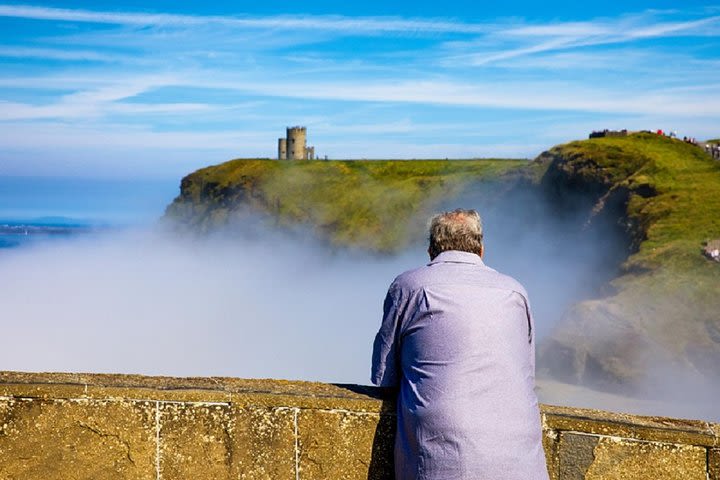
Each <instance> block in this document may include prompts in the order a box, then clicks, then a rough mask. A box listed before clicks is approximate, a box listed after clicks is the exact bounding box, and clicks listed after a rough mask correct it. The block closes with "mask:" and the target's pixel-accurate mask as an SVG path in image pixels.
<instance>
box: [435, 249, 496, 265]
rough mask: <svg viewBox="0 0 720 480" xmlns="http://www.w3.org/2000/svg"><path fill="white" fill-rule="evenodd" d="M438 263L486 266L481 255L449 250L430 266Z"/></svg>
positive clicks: (436, 258)
mask: <svg viewBox="0 0 720 480" xmlns="http://www.w3.org/2000/svg"><path fill="white" fill-rule="evenodd" d="M436 263H470V264H473V265H480V266H483V267H484V266H485V264H484V263H483V261H482V259H481V258H480V256H479V255H476V254H474V253H470V252H461V251H459V250H448V251H445V252H442V253H441V254H440V255H438V256H437V257H435V258H434V259H433V260H432V261H431V262H430V263H428V265H435V264H436Z"/></svg>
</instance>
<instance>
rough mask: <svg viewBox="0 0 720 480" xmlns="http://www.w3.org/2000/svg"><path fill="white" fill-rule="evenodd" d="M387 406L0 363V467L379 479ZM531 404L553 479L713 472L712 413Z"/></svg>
mask: <svg viewBox="0 0 720 480" xmlns="http://www.w3.org/2000/svg"><path fill="white" fill-rule="evenodd" d="M393 412H394V405H393V401H392V399H391V398H387V394H386V392H383V391H382V390H379V389H375V388H370V387H363V386H357V385H328V384H320V383H311V382H289V381H282V380H240V379H230V378H189V379H187V378H167V377H141V376H134V375H80V374H34V373H15V372H0V480H10V479H23V480H34V479H42V480H52V479H67V480H75V479H93V480H101V479H111V478H112V479H137V480H139V479H148V480H150V479H153V480H160V479H163V480H170V479H204V478H207V479H217V480H223V479H272V480H299V479H363V480H364V479H390V478H392V474H391V472H392V443H393V435H394V423H395V418H394V414H393ZM542 417H543V418H542V420H543V427H544V433H545V436H544V442H545V450H546V454H547V457H548V466H549V469H550V472H551V475H552V478H553V479H554V480H576V479H584V478H586V479H621V478H622V479H639V480H642V479H659V478H662V479H687V480H693V479H697V480H705V479H707V478H709V479H710V480H720V425H716V424H710V423H705V422H700V421H686V420H674V419H668V418H655V417H637V416H630V415H620V414H613V413H607V412H601V411H596V410H580V409H572V408H560V407H551V406H543V407H542ZM521 454H522V452H518V455H521Z"/></svg>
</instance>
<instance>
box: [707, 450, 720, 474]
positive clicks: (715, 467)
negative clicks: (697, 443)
mask: <svg viewBox="0 0 720 480" xmlns="http://www.w3.org/2000/svg"><path fill="white" fill-rule="evenodd" d="M707 460H708V478H709V480H720V448H710V449H708V455H707Z"/></svg>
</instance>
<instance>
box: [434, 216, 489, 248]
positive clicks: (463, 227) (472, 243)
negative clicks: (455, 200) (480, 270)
mask: <svg viewBox="0 0 720 480" xmlns="http://www.w3.org/2000/svg"><path fill="white" fill-rule="evenodd" d="M429 240H430V247H429V248H428V253H429V254H430V258H435V257H437V256H438V255H440V254H441V253H442V252H445V251H448V250H460V251H462V252H470V253H475V254H478V255H480V254H481V253H482V249H483V242H482V240H483V229H482V219H481V218H480V214H479V213H478V212H477V211H475V210H463V209H462V208H458V209H456V210H453V211H452V212H443V213H440V214H438V215H435V216H434V217H432V219H430V238H429Z"/></svg>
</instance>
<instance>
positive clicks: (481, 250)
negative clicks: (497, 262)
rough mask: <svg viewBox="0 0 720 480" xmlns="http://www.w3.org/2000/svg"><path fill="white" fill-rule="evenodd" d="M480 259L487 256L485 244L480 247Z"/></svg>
mask: <svg viewBox="0 0 720 480" xmlns="http://www.w3.org/2000/svg"><path fill="white" fill-rule="evenodd" d="M478 255H479V256H480V258H483V255H485V244H482V245H480V253H478Z"/></svg>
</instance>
